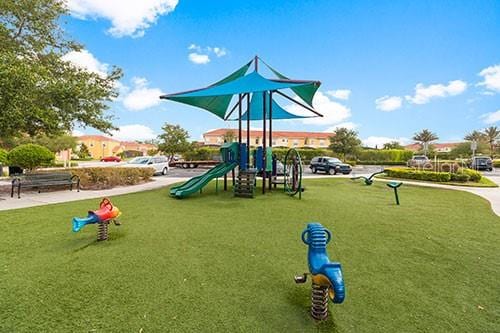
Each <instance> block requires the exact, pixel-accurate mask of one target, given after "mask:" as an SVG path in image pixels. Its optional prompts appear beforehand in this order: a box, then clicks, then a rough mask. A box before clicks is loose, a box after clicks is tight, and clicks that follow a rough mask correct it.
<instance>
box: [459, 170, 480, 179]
mask: <svg viewBox="0 0 500 333" xmlns="http://www.w3.org/2000/svg"><path fill="white" fill-rule="evenodd" d="M457 173H458V174H464V175H467V176H469V179H470V181H471V182H478V181H480V180H481V178H483V176H482V175H481V173H479V171H476V170H472V169H467V168H460V169H459V170H458V172H457Z"/></svg>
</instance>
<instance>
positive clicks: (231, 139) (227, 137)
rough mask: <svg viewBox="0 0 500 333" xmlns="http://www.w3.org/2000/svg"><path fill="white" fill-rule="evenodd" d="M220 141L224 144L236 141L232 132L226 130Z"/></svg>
mask: <svg viewBox="0 0 500 333" xmlns="http://www.w3.org/2000/svg"><path fill="white" fill-rule="evenodd" d="M222 139H223V141H224V142H229V143H231V142H234V141H236V135H235V134H234V132H233V131H232V130H227V131H226V132H225V133H224V135H223V136H222Z"/></svg>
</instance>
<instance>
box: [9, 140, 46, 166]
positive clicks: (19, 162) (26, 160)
mask: <svg viewBox="0 0 500 333" xmlns="http://www.w3.org/2000/svg"><path fill="white" fill-rule="evenodd" d="M54 159H55V155H54V153H53V152H51V151H50V150H49V149H47V148H45V147H43V146H40V145H36V144H32V143H28V144H25V145H20V146H17V147H16V148H14V149H12V150H11V151H9V153H8V154H7V162H8V163H9V165H11V166H18V167H21V168H23V169H30V170H32V169H35V168H37V167H40V166H50V165H51V164H52V163H53V161H54Z"/></svg>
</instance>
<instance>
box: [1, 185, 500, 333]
mask: <svg viewBox="0 0 500 333" xmlns="http://www.w3.org/2000/svg"><path fill="white" fill-rule="evenodd" d="M306 186H307V191H306V192H305V193H304V195H303V199H302V200H298V199H296V198H289V197H287V196H286V195H284V194H283V193H281V192H278V191H276V192H274V193H272V194H268V195H266V196H262V195H258V196H257V197H256V198H255V199H253V200H252V199H238V198H233V197H232V196H231V193H230V192H229V193H219V194H218V195H217V194H215V192H214V188H213V187H211V188H208V189H206V190H205V191H204V193H203V195H201V196H199V195H196V196H193V197H192V198H188V199H185V200H175V199H171V198H169V197H168V195H167V193H168V190H167V189H161V190H155V191H149V192H142V193H136V194H130V195H123V196H118V197H115V198H113V201H114V202H115V203H116V205H117V206H118V207H119V208H120V209H121V210H122V211H123V216H122V218H121V221H122V223H123V225H122V226H121V227H115V226H110V240H109V241H108V242H103V243H97V242H96V241H95V233H96V229H95V226H87V227H85V228H84V229H83V230H82V231H81V232H80V233H76V234H73V233H72V232H71V218H72V217H73V216H82V215H85V212H86V211H87V210H88V209H94V208H96V207H97V205H98V203H99V200H87V201H80V202H73V203H67V204H59V205H52V206H44V207H37V208H30V209H22V210H16V211H7V212H0V235H1V237H2V241H1V242H0V332H145V333H146V332H167V331H173V332H188V331H200V332H239V331H242V332H317V331H321V332H499V331H500V282H499V281H500V259H499V258H500V241H499V240H500V218H498V217H497V216H496V215H494V214H493V212H492V211H491V209H490V207H489V204H488V202H487V201H485V200H484V199H482V198H479V197H477V196H474V195H472V194H469V193H465V192H460V191H451V190H440V189H432V188H423V187H422V188H420V187H412V186H407V185H403V187H402V188H401V189H400V191H399V192H400V198H401V206H396V205H395V204H394V198H393V193H392V191H391V190H390V189H388V188H387V187H386V186H385V184H382V183H375V184H374V185H372V186H364V185H362V184H361V183H359V182H352V181H350V180H348V179H317V180H308V181H307V183H306ZM61 194H63V193H61ZM309 221H319V222H321V223H323V224H324V225H325V226H326V227H328V228H329V229H330V230H331V231H332V232H333V241H332V242H331V243H330V244H329V248H328V249H329V254H330V258H331V259H332V260H338V261H340V262H341V263H342V266H343V270H344V278H345V284H346V288H347V297H346V301H345V302H344V304H341V305H333V304H330V310H331V316H330V319H329V320H328V321H327V322H325V323H322V324H317V323H315V322H314V321H313V320H312V319H311V318H310V317H309V313H308V312H309V305H310V300H309V298H310V296H309V293H310V284H309V283H307V284H303V285H296V284H295V283H294V282H293V275H294V274H297V273H303V272H304V271H305V270H307V258H306V253H307V247H306V246H305V245H304V244H303V243H302V242H301V241H300V233H301V231H302V230H303V229H304V227H305V225H306V223H307V222H309Z"/></svg>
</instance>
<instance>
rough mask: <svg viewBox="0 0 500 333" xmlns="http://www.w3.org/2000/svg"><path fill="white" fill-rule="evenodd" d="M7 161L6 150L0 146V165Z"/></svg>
mask: <svg viewBox="0 0 500 333" xmlns="http://www.w3.org/2000/svg"><path fill="white" fill-rule="evenodd" d="M5 163H7V151H6V150H5V149H2V148H0V165H1V164H5Z"/></svg>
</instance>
